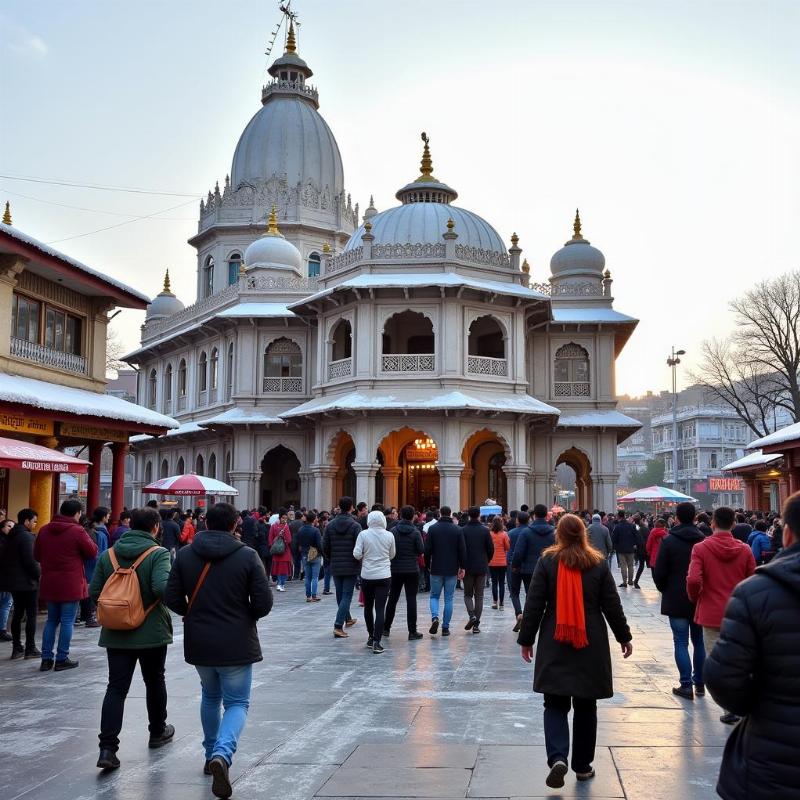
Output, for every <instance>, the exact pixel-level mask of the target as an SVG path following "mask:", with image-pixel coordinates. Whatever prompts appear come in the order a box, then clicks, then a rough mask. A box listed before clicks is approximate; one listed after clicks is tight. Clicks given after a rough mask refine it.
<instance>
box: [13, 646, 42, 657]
mask: <svg viewBox="0 0 800 800" xmlns="http://www.w3.org/2000/svg"><path fill="white" fill-rule="evenodd" d="M24 655H25V648H24V647H23V646H22V645H21V644H15V645H14V646H13V647H12V648H11V660H12V661H16V660H17V659H18V658H22V657H23V656H24ZM39 655H41V653H40V654H39Z"/></svg>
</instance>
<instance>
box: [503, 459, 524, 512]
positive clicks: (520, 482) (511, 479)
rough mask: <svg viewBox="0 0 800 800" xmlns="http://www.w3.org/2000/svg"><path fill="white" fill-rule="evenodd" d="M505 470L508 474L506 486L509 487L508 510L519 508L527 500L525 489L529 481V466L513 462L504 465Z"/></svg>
mask: <svg viewBox="0 0 800 800" xmlns="http://www.w3.org/2000/svg"><path fill="white" fill-rule="evenodd" d="M503 472H505V474H506V486H507V487H508V488H507V492H508V500H507V502H508V508H507V509H506V511H511V510H512V509H519V507H520V506H521V505H522V504H523V503H525V502H526V501H527V497H526V496H525V490H526V487H527V482H528V475H529V472H528V469H527V467H522V466H517V465H514V464H511V465H506V466H504V467H503ZM529 505H530V504H529Z"/></svg>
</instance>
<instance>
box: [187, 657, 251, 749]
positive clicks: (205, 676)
mask: <svg viewBox="0 0 800 800" xmlns="http://www.w3.org/2000/svg"><path fill="white" fill-rule="evenodd" d="M195 669H196V670H197V673H198V675H200V684H201V685H202V687H203V693H202V699H201V700H200V722H201V723H202V725H203V747H204V748H205V751H206V761H211V759H212V758H214V756H222V758H224V759H225V761H227V762H228V764H230V763H231V762H232V761H233V754H234V753H235V752H236V745H237V743H238V741H239V737H240V736H241V735H242V731H243V730H244V724H245V722H247V710H248V709H249V708H250V685H251V684H252V681H253V665H252V664H245V665H244V666H241V667H198V666H195ZM220 706H223V707H224V709H225V713H224V714H222V716H221V717H220Z"/></svg>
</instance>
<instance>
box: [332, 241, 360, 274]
mask: <svg viewBox="0 0 800 800" xmlns="http://www.w3.org/2000/svg"><path fill="white" fill-rule="evenodd" d="M363 256H364V248H363V247H354V248H353V249H352V250H345V252H344V253H340V254H339V255H338V256H333V257H331V258H329V259H328V260H327V262H326V264H325V274H326V275H330V274H331V273H333V272H339V271H341V270H343V269H346V268H347V267H349V266H350V265H351V264H356V263H357V262H359V261H361V259H362V258H363Z"/></svg>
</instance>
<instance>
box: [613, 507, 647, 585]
mask: <svg viewBox="0 0 800 800" xmlns="http://www.w3.org/2000/svg"><path fill="white" fill-rule="evenodd" d="M617 517H618V520H617V524H616V525H615V526H614V530H613V531H612V532H611V542H612V544H613V545H614V550H616V552H617V558H618V560H619V568H620V571H621V572H622V583H621V584H620V585H619V588H620V589H624V588H625V587H626V586H633V564H634V559H635V556H636V549H637V547H638V548H641V546H642V543H641V539H640V537H639V532H638V531H637V530H636V526H635V525H632V524H631V523H630V522H628V520H626V519H625V512H624V511H620V512H619V513H618V514H617Z"/></svg>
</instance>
